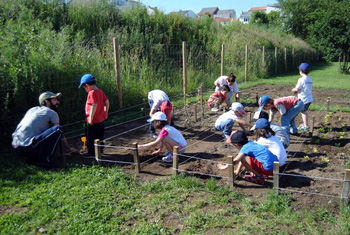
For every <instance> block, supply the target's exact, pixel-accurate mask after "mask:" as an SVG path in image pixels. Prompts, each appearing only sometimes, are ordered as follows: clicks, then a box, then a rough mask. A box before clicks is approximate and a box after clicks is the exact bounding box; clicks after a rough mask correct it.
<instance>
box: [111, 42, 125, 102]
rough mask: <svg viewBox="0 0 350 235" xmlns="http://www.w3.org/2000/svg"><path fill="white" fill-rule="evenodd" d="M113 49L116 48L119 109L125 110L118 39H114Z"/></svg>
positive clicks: (115, 63)
mask: <svg viewBox="0 0 350 235" xmlns="http://www.w3.org/2000/svg"><path fill="white" fill-rule="evenodd" d="M113 48H114V68H115V72H116V74H117V87H118V101H119V108H123V97H122V80H121V76H120V55H119V45H118V38H113Z"/></svg>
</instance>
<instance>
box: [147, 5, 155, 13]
mask: <svg viewBox="0 0 350 235" xmlns="http://www.w3.org/2000/svg"><path fill="white" fill-rule="evenodd" d="M146 9H147V14H148V15H153V14H154V13H155V12H156V8H155V7H151V6H147V7H146Z"/></svg>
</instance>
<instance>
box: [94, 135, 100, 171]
mask: <svg viewBox="0 0 350 235" xmlns="http://www.w3.org/2000/svg"><path fill="white" fill-rule="evenodd" d="M94 143H95V160H96V161H97V163H98V164H99V165H101V164H102V162H101V161H100V160H101V147H100V146H99V145H100V139H95V141H94Z"/></svg>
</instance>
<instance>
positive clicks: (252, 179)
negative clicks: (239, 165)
mask: <svg viewBox="0 0 350 235" xmlns="http://www.w3.org/2000/svg"><path fill="white" fill-rule="evenodd" d="M244 178H245V179H246V180H247V181H249V182H252V183H257V184H263V183H264V182H265V177H264V176H257V175H254V174H253V175H252V174H250V175H246V176H245V177H244Z"/></svg>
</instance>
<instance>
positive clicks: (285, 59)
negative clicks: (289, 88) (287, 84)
mask: <svg viewBox="0 0 350 235" xmlns="http://www.w3.org/2000/svg"><path fill="white" fill-rule="evenodd" d="M287 70H288V68H287V48H284V71H285V72H287Z"/></svg>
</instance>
